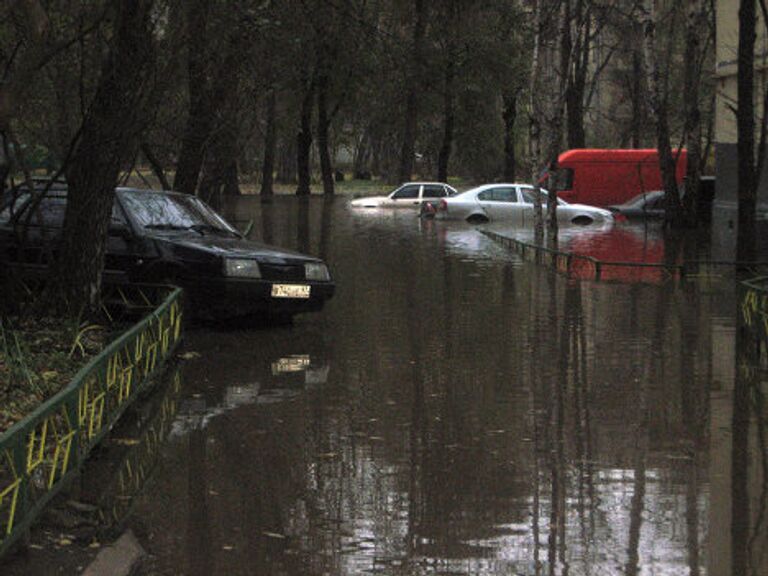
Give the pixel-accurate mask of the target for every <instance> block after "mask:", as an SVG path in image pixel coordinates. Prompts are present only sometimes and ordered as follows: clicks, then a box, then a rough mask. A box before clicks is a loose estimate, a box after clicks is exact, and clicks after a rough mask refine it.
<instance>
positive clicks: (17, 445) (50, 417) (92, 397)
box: [0, 287, 183, 555]
mask: <svg viewBox="0 0 768 576" xmlns="http://www.w3.org/2000/svg"><path fill="white" fill-rule="evenodd" d="M154 288H157V287H154ZM136 290H137V291H138V293H139V294H140V295H141V297H142V298H143V299H144V300H146V299H147V297H146V295H145V294H144V292H143V291H142V290H141V289H140V288H136ZM155 292H158V291H157V290H155ZM163 295H164V300H163V301H162V302H161V303H160V304H159V305H158V306H157V308H156V309H155V310H154V311H153V312H151V313H150V314H149V315H147V316H146V317H144V318H143V319H142V320H141V321H140V322H139V323H138V324H136V325H135V326H133V328H131V329H130V330H128V331H127V332H125V333H124V334H122V335H121V336H120V337H119V338H117V339H116V340H115V341H113V342H112V343H111V344H109V345H108V346H107V347H106V348H105V349H104V350H103V351H102V352H101V353H100V354H99V355H98V356H97V357H96V358H94V359H93V360H91V361H90V362H89V363H88V364H87V365H86V366H85V367H83V369H82V370H80V372H78V374H77V375H76V376H75V377H74V378H73V379H72V382H70V383H69V384H68V385H67V387H66V388H64V389H63V390H62V391H61V392H59V393H58V394H57V395H56V396H54V397H53V398H51V399H49V400H48V401H46V402H45V403H44V404H42V405H41V406H40V407H39V408H38V409H37V410H35V412H33V413H32V414H30V415H29V416H27V417H26V418H25V419H24V420H22V421H21V422H18V423H17V424H15V425H14V426H13V427H12V428H10V429H9V430H7V431H6V432H5V433H4V434H3V435H2V436H0V555H2V554H4V553H5V552H6V551H7V550H8V549H9V548H10V546H11V545H12V544H13V543H14V542H15V541H16V539H17V538H18V537H19V536H20V535H21V534H22V533H23V532H24V531H26V530H27V529H28V528H29V527H30V525H31V524H32V522H33V521H34V520H35V518H36V517H37V516H38V515H39V513H40V512H41V511H42V509H43V508H44V506H45V504H46V503H47V502H48V501H49V500H50V499H51V498H53V496H55V495H56V494H57V493H58V492H59V491H60V490H61V489H62V488H63V487H64V485H65V484H66V483H67V482H68V481H69V480H70V479H71V478H72V477H73V476H74V475H75V474H76V473H77V471H78V470H79V468H80V466H81V464H82V463H83V461H84V459H85V458H86V456H87V455H88V453H89V452H90V451H91V449H92V448H93V447H94V446H95V445H96V444H98V442H99V441H100V440H101V439H102V438H103V436H104V435H105V434H106V433H107V432H108V431H109V430H110V428H111V427H112V426H113V425H114V423H115V422H116V421H117V419H118V418H119V417H120V415H121V414H122V413H123V411H124V410H125V409H126V408H127V407H128V405H129V404H131V403H132V402H133V400H134V399H135V398H136V396H137V395H138V393H139V392H141V391H142V390H143V389H144V388H145V387H146V385H147V383H148V382H150V380H151V378H152V377H153V376H155V375H156V374H158V373H159V372H160V371H161V369H162V367H163V365H164V363H165V360H167V359H168V358H169V356H170V355H171V354H173V351H174V350H175V348H176V346H177V344H178V343H179V341H180V339H181V336H182V316H183V312H182V308H181V303H180V302H181V301H180V297H181V290H180V289H178V288H176V289H170V288H169V289H168V290H165V291H164V293H163Z"/></svg>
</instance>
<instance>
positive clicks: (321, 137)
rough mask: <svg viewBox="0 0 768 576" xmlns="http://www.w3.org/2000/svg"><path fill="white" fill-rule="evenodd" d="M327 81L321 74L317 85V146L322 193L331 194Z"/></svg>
mask: <svg viewBox="0 0 768 576" xmlns="http://www.w3.org/2000/svg"><path fill="white" fill-rule="evenodd" d="M328 82H329V78H328V76H327V75H326V74H322V75H321V76H320V78H319V80H318V86H317V89H318V91H317V148H318V155H319V156H320V174H321V176H322V179H323V194H327V195H329V196H332V195H333V194H334V192H335V190H334V182H333V165H332V161H331V151H330V144H329V141H330V137H329V135H328V133H329V131H330V126H331V118H330V117H329V114H328Z"/></svg>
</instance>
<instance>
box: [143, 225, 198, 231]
mask: <svg viewBox="0 0 768 576" xmlns="http://www.w3.org/2000/svg"><path fill="white" fill-rule="evenodd" d="M144 228H151V229H152V230H188V229H189V228H190V227H189V226H179V225H178V224H145V225H144Z"/></svg>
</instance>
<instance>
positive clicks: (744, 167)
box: [736, 0, 768, 262]
mask: <svg viewBox="0 0 768 576" xmlns="http://www.w3.org/2000/svg"><path fill="white" fill-rule="evenodd" d="M758 1H759V3H760V9H761V11H762V14H763V20H765V18H766V17H768V10H766V3H765V0H758ZM756 12H757V10H756V2H755V0H741V2H740V3H739V44H738V52H737V54H738V79H737V100H736V106H737V109H736V130H737V137H738V142H737V145H736V149H737V154H738V180H739V193H738V197H739V214H738V226H739V227H738V235H737V241H736V252H737V258H738V260H739V261H744V262H748V261H751V260H754V258H755V217H756V212H757V186H758V183H759V179H760V176H761V174H762V172H763V163H764V161H765V156H766V133H767V132H768V129H767V126H768V118H766V113H768V90H765V89H764V102H763V110H762V113H763V115H762V124H761V126H760V137H759V138H760V139H759V142H758V145H757V159H755V107H754V94H755V92H754V91H755V68H754V66H755V42H756V39H757V32H756V25H757V13H756ZM765 25H766V33H768V22H765Z"/></svg>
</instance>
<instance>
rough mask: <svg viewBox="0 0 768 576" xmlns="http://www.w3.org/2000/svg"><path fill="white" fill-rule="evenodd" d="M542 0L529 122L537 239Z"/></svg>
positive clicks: (536, 17)
mask: <svg viewBox="0 0 768 576" xmlns="http://www.w3.org/2000/svg"><path fill="white" fill-rule="evenodd" d="M542 2H544V0H534V3H533V55H532V59H531V81H530V83H529V87H528V89H529V90H530V103H529V104H530V110H529V118H528V120H529V122H528V161H529V162H530V165H531V182H532V183H533V186H534V195H533V197H534V203H533V219H534V231H535V235H536V239H537V241H541V240H543V238H544V215H543V213H542V202H541V196H542V194H541V187H540V186H539V170H540V169H541V121H542V119H543V117H544V108H543V102H542V99H541V98H540V94H541V90H540V88H541V86H540V82H541V47H542V40H543V39H542V32H543V31H542V19H541V11H542Z"/></svg>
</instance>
